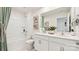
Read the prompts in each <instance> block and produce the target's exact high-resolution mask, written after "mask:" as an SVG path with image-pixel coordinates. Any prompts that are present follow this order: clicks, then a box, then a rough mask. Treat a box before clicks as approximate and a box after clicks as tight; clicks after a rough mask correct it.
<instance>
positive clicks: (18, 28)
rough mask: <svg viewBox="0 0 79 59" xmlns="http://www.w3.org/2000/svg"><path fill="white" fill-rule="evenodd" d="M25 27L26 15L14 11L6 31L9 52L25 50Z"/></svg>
mask: <svg viewBox="0 0 79 59" xmlns="http://www.w3.org/2000/svg"><path fill="white" fill-rule="evenodd" d="M24 25H25V24H24V15H23V14H22V13H20V12H18V11H16V10H14V9H12V11H11V16H10V20H9V23H8V27H7V30H6V34H7V45H8V50H9V51H19V50H24V49H25V35H24V33H23V26H24Z"/></svg>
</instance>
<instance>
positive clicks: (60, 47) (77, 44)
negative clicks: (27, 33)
mask: <svg viewBox="0 0 79 59" xmlns="http://www.w3.org/2000/svg"><path fill="white" fill-rule="evenodd" d="M33 39H34V41H35V43H34V47H35V49H36V50H37V51H79V40H74V39H68V38H63V37H62V38H61V37H59V36H58V37H56V36H51V35H42V34H41V35H39V34H37V35H34V37H33Z"/></svg>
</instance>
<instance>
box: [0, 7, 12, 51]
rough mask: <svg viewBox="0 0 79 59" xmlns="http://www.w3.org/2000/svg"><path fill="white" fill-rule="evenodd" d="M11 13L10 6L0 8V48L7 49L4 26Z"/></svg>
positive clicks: (5, 26)
mask: <svg viewBox="0 0 79 59" xmlns="http://www.w3.org/2000/svg"><path fill="white" fill-rule="evenodd" d="M10 14H11V7H1V8H0V50H1V51H7V50H8V49H7V41H6V28H7V25H8V22H9V18H10Z"/></svg>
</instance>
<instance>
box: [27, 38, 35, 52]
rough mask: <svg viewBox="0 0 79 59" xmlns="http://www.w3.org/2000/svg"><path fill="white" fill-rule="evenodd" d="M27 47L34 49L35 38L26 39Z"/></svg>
mask: <svg viewBox="0 0 79 59" xmlns="http://www.w3.org/2000/svg"><path fill="white" fill-rule="evenodd" d="M26 49H27V50H29V51H31V50H33V49H34V40H32V39H29V40H27V41H26Z"/></svg>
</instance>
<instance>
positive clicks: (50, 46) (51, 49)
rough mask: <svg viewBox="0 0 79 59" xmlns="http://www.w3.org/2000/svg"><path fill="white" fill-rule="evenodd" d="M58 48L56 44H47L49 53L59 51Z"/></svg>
mask: <svg viewBox="0 0 79 59" xmlns="http://www.w3.org/2000/svg"><path fill="white" fill-rule="evenodd" d="M60 46H61V45H59V44H58V43H55V42H49V51H60Z"/></svg>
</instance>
